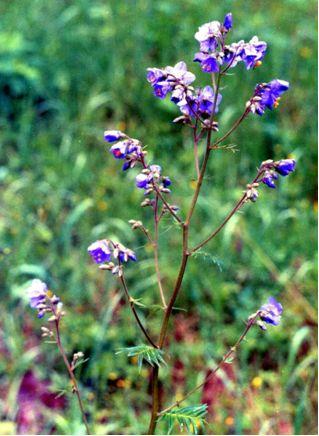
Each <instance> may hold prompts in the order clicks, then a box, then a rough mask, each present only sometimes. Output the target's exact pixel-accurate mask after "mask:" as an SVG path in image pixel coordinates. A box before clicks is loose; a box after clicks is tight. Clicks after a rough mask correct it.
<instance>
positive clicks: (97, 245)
mask: <svg viewBox="0 0 319 436" xmlns="http://www.w3.org/2000/svg"><path fill="white" fill-rule="evenodd" d="M88 253H89V254H90V256H91V257H92V259H93V260H94V262H95V263H98V264H99V263H104V262H110V260H111V249H110V245H109V242H108V241H107V240H106V239H102V240H100V241H96V242H93V244H91V245H90V246H89V247H88Z"/></svg>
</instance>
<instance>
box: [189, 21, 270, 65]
mask: <svg viewBox="0 0 319 436" xmlns="http://www.w3.org/2000/svg"><path fill="white" fill-rule="evenodd" d="M232 25H233V20H232V14H231V13H228V14H227V15H226V16H225V18H224V23H223V24H221V23H220V22H219V21H212V22H210V23H206V24H203V25H202V26H200V28H199V29H198V31H197V32H196V33H195V39H197V41H198V42H199V44H200V47H199V49H200V51H199V52H198V53H196V54H195V57H194V61H195V62H199V63H200V64H201V68H202V70H203V71H204V72H206V73H217V72H219V71H220V68H221V66H222V65H226V67H225V68H226V69H228V68H233V67H235V66H236V65H237V64H238V63H239V62H244V64H245V65H246V68H247V70H250V69H251V68H254V67H257V66H259V65H261V61H262V59H263V58H264V56H265V53H266V50H267V44H266V43H265V42H264V41H259V39H258V37H257V36H254V37H253V38H252V39H251V40H250V41H249V42H245V41H243V40H241V41H239V42H235V43H232V44H230V45H226V44H225V37H226V34H227V33H228V32H229V30H230V29H231V28H232Z"/></svg>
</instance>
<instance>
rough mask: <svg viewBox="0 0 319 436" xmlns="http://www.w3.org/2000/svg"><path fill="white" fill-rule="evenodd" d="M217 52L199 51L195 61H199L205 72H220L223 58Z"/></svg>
mask: <svg viewBox="0 0 319 436" xmlns="http://www.w3.org/2000/svg"><path fill="white" fill-rule="evenodd" d="M219 59H220V58H218V54H215V53H211V54H209V53H203V52H201V51H200V52H198V53H196V54H195V57H194V62H199V63H200V65H201V68H202V71H204V73H218V71H219V67H220V65H221V64H222V60H221V59H220V60H219Z"/></svg>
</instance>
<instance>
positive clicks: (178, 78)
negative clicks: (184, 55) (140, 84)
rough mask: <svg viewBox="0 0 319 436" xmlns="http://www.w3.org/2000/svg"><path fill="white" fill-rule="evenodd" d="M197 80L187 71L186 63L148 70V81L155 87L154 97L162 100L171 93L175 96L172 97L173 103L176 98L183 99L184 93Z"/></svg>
mask: <svg viewBox="0 0 319 436" xmlns="http://www.w3.org/2000/svg"><path fill="white" fill-rule="evenodd" d="M195 78H196V77H195V75H194V74H193V73H190V72H189V71H187V66H186V64H185V62H178V63H177V64H176V65H175V66H174V67H170V66H167V67H165V68H164V69H159V68H148V69H147V80H148V82H149V83H150V84H151V85H152V87H153V90H154V95H155V96H156V97H158V98H161V99H163V98H165V97H166V95H167V94H168V93H169V92H173V94H174V95H172V98H173V101H175V100H176V98H182V95H183V93H185V92H186V90H187V87H188V86H189V85H190V84H191V83H192V82H193V81H194V80H195ZM176 88H178V91H176ZM177 95H179V96H180V97H177Z"/></svg>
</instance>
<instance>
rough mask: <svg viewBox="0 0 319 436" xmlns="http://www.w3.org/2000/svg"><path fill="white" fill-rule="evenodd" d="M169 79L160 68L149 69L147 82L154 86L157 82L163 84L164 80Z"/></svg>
mask: <svg viewBox="0 0 319 436" xmlns="http://www.w3.org/2000/svg"><path fill="white" fill-rule="evenodd" d="M166 77H167V74H166V73H165V71H163V70H161V69H159V68H148V69H147V76H146V78H147V81H148V82H149V83H151V84H152V85H154V84H155V83H157V82H161V81H162V80H165V79H166Z"/></svg>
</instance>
